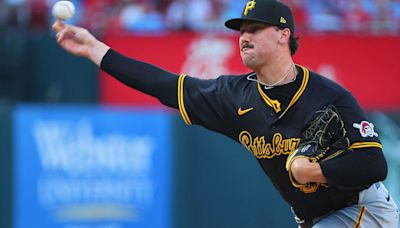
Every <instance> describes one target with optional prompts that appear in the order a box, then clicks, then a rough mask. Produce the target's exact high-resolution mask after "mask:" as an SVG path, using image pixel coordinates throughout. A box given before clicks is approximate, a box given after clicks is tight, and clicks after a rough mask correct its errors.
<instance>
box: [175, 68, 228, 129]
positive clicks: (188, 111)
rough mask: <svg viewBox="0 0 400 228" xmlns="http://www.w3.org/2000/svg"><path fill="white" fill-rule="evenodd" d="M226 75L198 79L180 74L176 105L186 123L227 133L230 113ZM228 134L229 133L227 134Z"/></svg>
mask: <svg viewBox="0 0 400 228" xmlns="http://www.w3.org/2000/svg"><path fill="white" fill-rule="evenodd" d="M229 91H230V90H229V82H228V83H227V76H221V77H219V78H217V79H212V80H200V79H197V78H193V77H189V76H185V75H181V76H180V77H179V79H178V107H179V111H180V113H181V116H182V118H183V120H184V121H185V123H186V124H187V125H192V124H195V125H202V126H203V127H205V128H207V129H210V130H213V131H217V132H219V133H223V134H227V127H226V126H227V122H229V120H228V118H229V116H231V115H226V113H228V112H230V108H229V107H230V101H231V100H232V96H231V95H230V93H229ZM228 135H229V134H228Z"/></svg>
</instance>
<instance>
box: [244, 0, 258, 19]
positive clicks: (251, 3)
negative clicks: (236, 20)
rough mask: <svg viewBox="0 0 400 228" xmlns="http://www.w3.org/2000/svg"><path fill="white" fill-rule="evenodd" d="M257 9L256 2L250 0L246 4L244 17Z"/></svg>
mask: <svg viewBox="0 0 400 228" xmlns="http://www.w3.org/2000/svg"><path fill="white" fill-rule="evenodd" d="M254 8H256V1H255V0H250V1H248V2H247V3H246V8H244V12H243V15H245V16H246V15H247V14H248V13H249V11H250V10H252V9H254Z"/></svg>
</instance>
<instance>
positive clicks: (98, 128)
mask: <svg viewBox="0 0 400 228" xmlns="http://www.w3.org/2000/svg"><path fill="white" fill-rule="evenodd" d="M170 147H171V146H170V120H169V117H168V115H166V114H165V113H164V112H161V111H159V112H157V111H143V110H131V109H107V108H92V107H83V106H81V107H64V106H63V107H58V106H57V107H55V106H44V107H39V106H19V107H17V108H16V111H15V115H14V149H15V151H14V154H15V155H14V156H15V157H14V175H15V176H14V183H15V184H14V205H15V206H14V227H15V228H36V227H38V228H39V227H40V228H46V227H63V228H64V227H65V228H81V227H82V228H83V227H85V228H89V227H90V228H92V227H94V228H100V227H101V228H103V227H104V228H105V227H108V228H122V227H155V228H157V227H159V228H164V227H165V228H167V227H170V211H171V190H170V185H171V183H170V182H171V172H170V168H171V167H170V156H171V148H170Z"/></svg>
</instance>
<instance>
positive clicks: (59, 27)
mask: <svg viewBox="0 0 400 228" xmlns="http://www.w3.org/2000/svg"><path fill="white" fill-rule="evenodd" d="M51 27H52V29H53V30H54V31H55V32H60V31H61V30H63V29H64V28H65V27H66V25H65V24H64V23H63V22H62V21H60V20H56V22H54V24H53V25H52V26H51Z"/></svg>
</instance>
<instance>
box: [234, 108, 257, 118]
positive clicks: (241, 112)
mask: <svg viewBox="0 0 400 228" xmlns="http://www.w3.org/2000/svg"><path fill="white" fill-rule="evenodd" d="M253 109H254V108H248V109H244V110H242V108H239V109H238V115H239V116H243V115H244V114H246V113H248V112H250V111H251V110H253Z"/></svg>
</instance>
